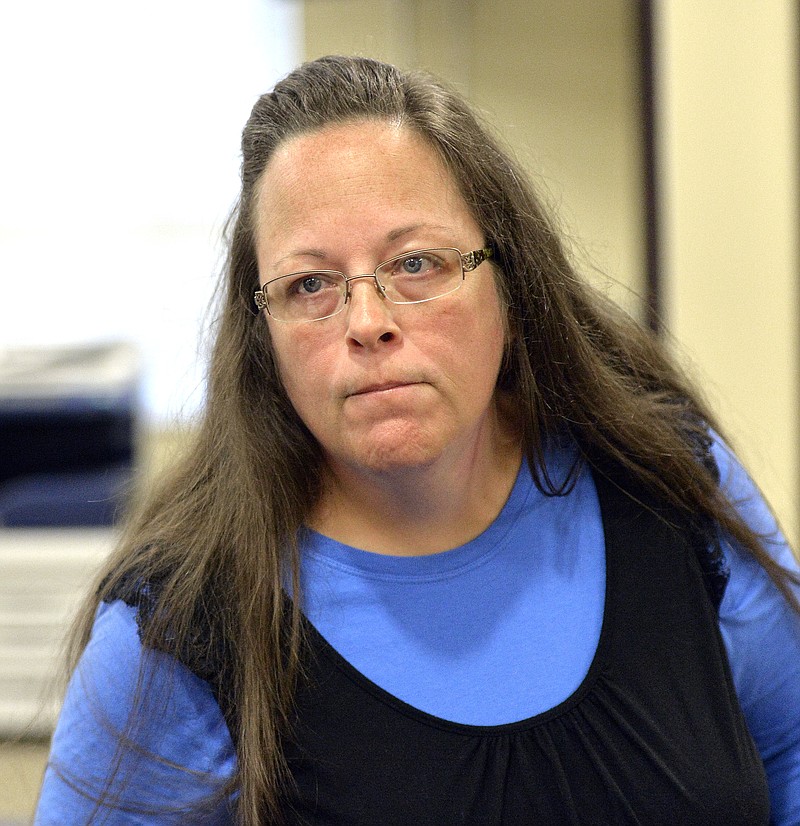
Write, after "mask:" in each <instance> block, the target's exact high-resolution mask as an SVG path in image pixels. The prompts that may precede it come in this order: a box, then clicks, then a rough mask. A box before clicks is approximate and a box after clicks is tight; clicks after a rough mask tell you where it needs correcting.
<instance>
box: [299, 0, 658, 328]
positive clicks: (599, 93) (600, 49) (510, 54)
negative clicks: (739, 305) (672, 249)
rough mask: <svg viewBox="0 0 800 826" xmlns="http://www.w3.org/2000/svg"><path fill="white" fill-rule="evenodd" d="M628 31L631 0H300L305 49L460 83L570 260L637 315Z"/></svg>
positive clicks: (633, 97)
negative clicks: (537, 195) (547, 212)
mask: <svg viewBox="0 0 800 826" xmlns="http://www.w3.org/2000/svg"><path fill="white" fill-rule="evenodd" d="M393 25H402V26H403V27H404V28H403V31H402V32H398V31H396V30H393V28H392V26H393ZM636 35H637V31H636V5H635V4H634V3H632V2H630V0H603V1H602V2H598V3H586V2H584V0H562V2H559V3H552V2H549V1H548V0H470V1H469V2H467V0H394V2H389V0H382V2H380V1H379V2H366V1H365V0H306V3H305V43H306V55H307V56H308V57H315V56H318V55H320V54H326V53H330V52H340V53H359V54H368V55H371V56H375V57H381V58H384V59H388V60H392V61H394V62H397V63H400V64H401V65H405V66H409V67H421V68H425V69H429V70H430V71H433V72H434V73H436V74H439V75H440V76H442V77H444V78H446V79H448V80H450V81H451V82H452V83H453V84H454V85H455V86H456V87H457V88H459V89H460V90H461V91H462V92H464V93H466V94H467V96H468V97H470V98H471V99H472V101H473V102H474V103H476V104H477V105H478V107H479V108H480V109H482V110H483V111H484V112H485V113H486V115H487V118H488V120H489V121H490V122H491V123H492V124H494V125H495V126H496V127H497V129H498V131H499V132H500V133H501V135H502V136H503V137H504V138H505V140H506V141H507V142H508V143H509V144H510V145H511V147H512V149H513V151H514V152H515V153H516V154H517V155H518V157H519V159H520V161H521V162H522V163H523V165H524V166H525V167H526V168H527V169H528V170H529V171H530V172H531V173H532V174H533V176H534V177H535V178H536V179H537V180H539V181H540V182H541V186H542V189H543V190H544V193H545V195H546V199H547V200H548V201H549V202H550V203H551V204H553V205H554V206H555V207H556V209H557V211H558V212H559V214H560V216H561V218H562V222H563V225H564V227H565V228H566V230H567V231H568V232H569V233H570V234H571V235H572V236H574V239H575V244H574V249H575V251H576V257H577V259H578V261H579V263H580V267H581V269H582V270H583V271H586V272H588V273H589V274H590V275H592V276H593V277H595V278H596V281H597V283H599V284H601V285H602V286H603V287H608V289H609V290H610V291H611V293H612V295H613V296H614V297H615V298H617V300H619V301H620V303H622V304H623V305H624V306H626V307H627V308H628V309H629V311H630V312H632V313H633V314H634V315H635V316H637V317H642V303H641V300H640V296H641V294H642V293H643V291H644V276H643V272H644V265H643V261H644V230H643V217H642V208H641V199H642V185H641V178H642V175H641V166H642V159H641V145H640V131H641V127H640V120H639V89H638V76H639V70H638V56H637V55H638V52H637V49H638V46H637V37H636Z"/></svg>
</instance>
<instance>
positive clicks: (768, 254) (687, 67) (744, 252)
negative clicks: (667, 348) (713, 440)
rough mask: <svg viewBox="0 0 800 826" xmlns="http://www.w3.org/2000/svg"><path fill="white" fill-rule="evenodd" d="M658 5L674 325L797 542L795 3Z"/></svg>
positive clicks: (744, 0)
mask: <svg viewBox="0 0 800 826" xmlns="http://www.w3.org/2000/svg"><path fill="white" fill-rule="evenodd" d="M658 8H659V26H658V31H659V35H658V37H659V42H660V43H661V44H662V48H661V49H660V54H659V65H660V73H661V78H662V84H663V93H664V95H663V109H662V112H661V117H662V123H663V130H662V133H663V144H662V146H661V154H662V158H663V165H664V171H665V176H664V196H665V204H664V206H665V210H664V215H665V223H664V236H665V249H666V253H667V267H666V269H667V281H668V285H669V290H668V293H667V298H668V302H667V309H668V325H669V327H670V328H671V330H672V332H673V333H674V335H675V337H676V339H677V342H678V349H679V352H681V354H682V355H684V356H686V357H688V358H690V359H691V360H693V361H694V362H695V363H696V365H697V370H698V374H699V375H700V376H701V377H702V379H703V383H704V387H705V390H706V391H707V395H708V397H709V399H710V401H711V402H712V403H713V405H714V406H715V408H716V409H717V410H718V411H719V412H720V415H721V416H722V419H723V423H724V424H725V425H726V426H727V428H728V430H729V433H730V435H731V437H732V439H733V441H734V442H735V444H736V446H737V448H738V450H739V453H740V455H741V456H742V457H743V459H744V460H745V462H746V463H747V464H748V466H749V467H750V469H751V471H752V473H753V475H754V476H755V478H756V480H757V481H758V482H759V484H760V485H761V486H762V488H763V490H764V491H765V493H766V494H767V496H768V498H769V499H770V501H771V502H772V503H773V505H774V507H775V508H776V510H777V512H778V515H779V517H780V518H781V520H782V522H783V523H784V525H785V526H786V528H787V529H788V531H789V532H790V534H791V536H792V537H793V538H794V540H795V542H796V541H797V539H798V502H800V495H799V494H800V487H799V486H798V481H800V480H799V479H798V453H799V451H798V440H799V439H800V433H799V432H798V411H799V410H800V407H798V404H799V403H800V398H798V365H799V364H800V356H799V355H798V342H800V335H799V333H798V316H797V311H798V307H800V302H798V294H797V282H798V217H799V216H798V211H797V204H798V181H797V160H798V157H799V154H798V119H797V66H798V64H797V53H796V48H797V38H798V33H797V31H796V27H795V23H796V4H795V3H794V2H792V0H739V2H736V3H730V2H728V0H714V1H713V2H712V1H711V0H708V2H704V3H696V2H693V0H670V1H669V2H663V3H661V4H659V6H658Z"/></svg>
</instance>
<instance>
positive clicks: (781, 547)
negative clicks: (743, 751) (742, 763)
mask: <svg viewBox="0 0 800 826" xmlns="http://www.w3.org/2000/svg"><path fill="white" fill-rule="evenodd" d="M714 453H715V458H716V459H717V463H718V465H719V467H720V474H721V483H722V485H723V487H724V490H725V491H726V493H727V494H728V496H729V498H730V499H731V501H732V502H733V503H734V504H735V505H736V507H737V509H738V510H739V512H740V513H741V515H742V516H743V517H744V519H745V520H746V522H747V523H748V524H749V525H750V527H751V528H753V529H754V530H755V531H756V532H757V533H758V534H759V535H761V536H762V537H763V538H764V540H765V543H766V546H767V549H768V551H769V552H770V553H771V554H772V556H773V557H774V558H775V559H777V561H779V562H780V563H781V564H782V565H784V566H785V567H786V568H789V569H791V570H795V571H797V570H798V566H797V562H796V560H795V559H794V557H793V556H792V553H791V550H790V548H789V546H788V545H787V544H786V542H785V541H784V539H783V537H782V535H781V533H780V531H779V529H778V527H777V525H776V523H775V520H774V518H773V516H772V514H771V513H770V511H769V508H768V507H767V505H766V503H765V502H764V500H763V498H762V496H761V494H760V493H759V491H758V489H757V488H756V487H755V485H754V484H753V482H752V481H751V480H750V478H749V477H748V475H747V474H746V472H745V471H744V470H743V469H742V467H741V465H740V464H739V463H738V462H737V460H736V459H735V457H734V456H732V454H731V453H730V451H728V449H727V448H726V447H725V446H724V445H722V444H721V443H719V442H717V443H716V445H715V448H714ZM723 550H724V551H725V554H726V558H727V560H728V563H729V566H730V570H731V577H730V582H729V584H728V588H727V591H726V593H725V597H724V599H723V602H722V605H721V606H720V629H721V632H722V637H723V640H724V641H725V646H726V648H727V651H728V658H729V661H730V665H731V670H732V672H733V680H734V684H735V686H736V691H737V694H738V697H739V702H740V704H741V706H742V709H743V711H744V714H745V718H746V719H747V723H748V727H749V728H750V733H751V734H752V736H753V739H754V741H755V743H756V746H757V747H758V749H759V752H760V753H761V757H762V759H763V762H764V767H765V769H766V773H767V779H768V781H769V787H770V797H771V803H772V822H773V823H774V824H776V825H777V826H789V824H798V823H800V616H798V614H797V613H796V612H794V611H793V610H792V609H791V608H790V606H789V605H787V603H786V601H785V600H784V598H783V597H782V596H781V594H780V593H779V591H778V590H777V588H776V587H775V585H774V584H773V583H772V581H771V580H770V579H769V577H768V576H767V574H766V573H765V572H764V570H763V568H761V566H760V565H758V563H757V562H756V561H755V560H754V559H753V558H752V557H751V556H750V555H749V554H747V553H745V552H744V551H743V550H742V549H741V548H739V547H738V546H737V545H736V544H734V543H732V542H725V543H723ZM796 593H797V594H798V596H800V587H798V588H797V589H796Z"/></svg>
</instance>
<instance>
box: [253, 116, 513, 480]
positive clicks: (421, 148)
mask: <svg viewBox="0 0 800 826" xmlns="http://www.w3.org/2000/svg"><path fill="white" fill-rule="evenodd" d="M484 242H485V239H484V237H483V235H482V233H481V231H480V229H479V228H478V226H477V225H476V223H475V220H474V218H473V217H472V215H471V213H470V211H469V209H468V208H467V205H466V203H465V202H464V200H463V198H462V197H461V195H460V193H459V192H458V189H457V187H456V184H455V182H454V180H453V179H452V177H451V175H450V173H449V172H448V171H447V170H446V169H445V168H444V166H443V164H442V163H441V161H440V160H439V158H438V156H437V155H436V154H435V152H434V151H433V150H432V149H431V148H430V147H429V146H428V145H427V143H425V142H424V140H422V139H421V138H420V137H419V136H418V135H417V134H416V133H414V132H412V131H410V130H407V129H404V128H402V127H397V126H394V125H390V124H387V123H383V122H373V121H366V122H357V123H349V124H346V125H338V126H333V127H328V128H325V129H323V130H320V131H317V132H312V133H310V134H304V135H301V136H299V137H295V138H292V139H290V140H288V141H286V142H285V143H284V144H282V145H281V146H280V147H279V148H278V150H277V151H276V153H275V154H274V156H273V157H272V159H271V160H270V163H269V165H268V166H267V168H266V169H265V171H264V173H263V176H262V178H261V181H260V183H259V192H258V201H257V206H256V247H257V255H258V267H259V274H260V281H261V283H262V284H264V283H265V282H266V281H268V280H269V279H271V278H274V277H276V276H279V275H285V274H288V273H291V272H297V271H303V270H320V269H326V270H339V271H341V272H343V273H345V275H348V276H352V275H360V274H364V273H371V272H372V271H373V270H374V269H375V267H376V266H377V265H378V264H379V263H381V262H383V261H385V260H387V259H388V258H391V257H393V256H395V255H399V254H401V253H404V252H408V251H411V250H417V249H425V248H435V247H456V248H457V249H459V250H461V252H469V251H470V250H476V249H480V248H481V247H483V246H484V245H485V243H484ZM501 313H502V310H501V306H500V302H499V299H498V295H497V291H496V289H495V284H494V275H493V271H492V268H491V266H490V265H489V264H483V265H481V266H479V267H478V268H477V269H476V270H474V271H473V272H471V273H467V275H466V280H465V281H464V283H463V284H462V286H461V287H460V289H458V290H457V291H455V292H453V293H451V294H449V295H446V296H443V297H442V298H438V299H436V300H434V301H430V302H427V303H422V304H408V305H397V304H391V303H389V302H388V301H387V300H385V299H384V298H382V297H381V296H380V295H379V294H378V291H377V290H376V286H375V281H374V280H373V279H371V278H363V279H358V280H356V281H352V282H351V297H350V302H349V303H348V304H347V305H346V306H345V309H344V310H343V311H342V312H341V313H339V314H338V315H335V316H332V317H330V318H326V319H323V320H320V321H303V322H280V321H276V320H275V319H273V318H270V317H269V316H267V320H268V324H269V331H270V335H271V337H272V341H273V346H274V349H275V353H276V355H277V361H278V365H279V369H280V374H281V378H282V380H283V383H284V386H285V388H286V392H287V393H288V396H289V398H290V400H291V402H292V404H293V405H294V407H295V409H296V411H297V413H298V414H299V416H300V418H301V419H302V420H303V421H304V422H305V424H306V426H307V427H308V429H309V430H310V431H311V432H312V433H313V434H314V436H315V437H316V439H317V440H318V441H319V443H320V445H321V446H322V449H323V451H324V454H325V457H326V460H327V462H328V464H329V466H330V467H331V469H332V470H333V471H334V472H336V471H337V469H341V470H344V469H348V470H350V471H355V472H367V473H392V472H401V471H404V470H408V469H413V468H423V467H429V466H435V465H436V463H437V462H439V461H442V460H446V459H447V457H451V458H455V459H457V460H458V459H464V458H466V459H467V460H469V458H470V455H473V456H475V457H476V458H477V455H478V453H477V451H480V449H481V448H486V446H487V444H488V443H489V439H490V431H491V428H492V427H493V426H494V420H493V415H492V414H493V405H494V392H495V384H496V381H497V374H498V371H499V369H500V362H501V359H502V355H503V347H504V332H503V330H504V326H503V322H502V315H501ZM264 415H269V411H264Z"/></svg>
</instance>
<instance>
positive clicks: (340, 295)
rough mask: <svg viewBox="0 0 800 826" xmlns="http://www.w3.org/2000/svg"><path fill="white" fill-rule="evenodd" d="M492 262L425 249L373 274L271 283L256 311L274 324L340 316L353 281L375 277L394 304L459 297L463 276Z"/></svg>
mask: <svg viewBox="0 0 800 826" xmlns="http://www.w3.org/2000/svg"><path fill="white" fill-rule="evenodd" d="M491 257H492V250H491V249H490V248H489V247H484V248H483V249H480V250H473V251H472V252H467V253H462V252H461V250H457V249H453V248H450V247H446V248H444V249H426V250H414V251H413V252H406V253H403V254H402V255H396V256H395V257H394V258H390V259H389V260H388V261H384V262H383V263H382V264H378V266H377V267H375V272H373V273H366V274H364V275H351V276H347V275H345V274H344V273H343V272H337V271H335V270H306V271H303V272H293V273H290V274H289V275H279V276H278V277H277V278H271V279H270V280H269V281H267V283H266V284H264V286H263V287H262V288H261V289H260V290H257V291H256V293H255V294H254V296H253V299H254V301H255V303H256V307H258V309H259V310H266V311H267V312H268V313H269V315H270V316H271V317H272V318H274V319H275V320H276V321H321V320H322V319H323V318H330V317H331V316H332V315H336V313H340V312H341V311H342V310H343V309H344V307H345V305H346V304H347V302H348V300H349V299H350V282H351V281H355V280H356V279H358V278H374V279H375V285H376V286H377V288H378V292H379V293H380V295H381V296H383V297H384V298H385V299H386V300H387V301H391V302H392V304H420V303H422V302H423V301H433V300H434V299H435V298H441V297H442V296H444V295H449V294H450V293H453V292H455V291H456V290H457V289H458V288H459V287H460V286H461V285H462V284H463V283H464V277H465V274H466V273H468V272H472V270H474V269H475V268H476V267H478V266H479V265H480V264H482V263H483V262H484V261H486V260H487V259H488V258H491Z"/></svg>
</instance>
